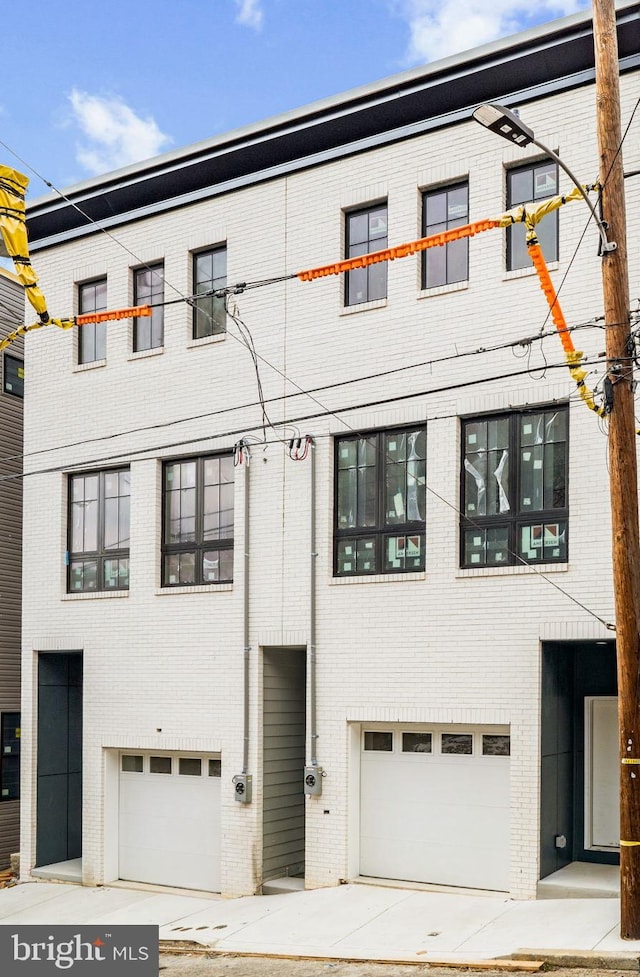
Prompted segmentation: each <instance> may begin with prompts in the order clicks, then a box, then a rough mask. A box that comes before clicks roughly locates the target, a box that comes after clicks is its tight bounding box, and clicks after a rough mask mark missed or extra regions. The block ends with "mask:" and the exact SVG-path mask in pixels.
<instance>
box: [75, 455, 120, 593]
mask: <svg viewBox="0 0 640 977" xmlns="http://www.w3.org/2000/svg"><path fill="white" fill-rule="evenodd" d="M129 495H130V472H129V469H128V468H120V469H114V470H113V471H101V472H90V473H89V474H84V473H83V474H82V475H70V476H69V582H68V589H69V592H70V593H78V592H82V591H94V590H127V589H128V587H129Z"/></svg>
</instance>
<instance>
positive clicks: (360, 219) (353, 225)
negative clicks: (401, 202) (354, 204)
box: [344, 203, 387, 305]
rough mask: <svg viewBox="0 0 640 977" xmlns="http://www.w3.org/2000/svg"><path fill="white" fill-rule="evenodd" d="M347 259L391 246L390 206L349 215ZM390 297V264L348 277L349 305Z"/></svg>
mask: <svg viewBox="0 0 640 977" xmlns="http://www.w3.org/2000/svg"><path fill="white" fill-rule="evenodd" d="M346 243H347V248H346V251H347V254H346V256H347V258H356V257H358V255H361V254H369V253H370V252H371V251H382V250H383V249H384V248H386V247H387V205H386V203H385V204H377V205H376V206H375V207H368V208H367V209H366V210H354V211H351V212H349V213H347V214H346ZM386 297H387V262H386V261H381V262H380V263H379V264H376V265H369V266H368V267H366V268H354V270H353V271H349V272H347V274H346V275H345V299H344V304H345V305H359V304H360V303H361V302H373V301H374V300H375V299H384V298H386Z"/></svg>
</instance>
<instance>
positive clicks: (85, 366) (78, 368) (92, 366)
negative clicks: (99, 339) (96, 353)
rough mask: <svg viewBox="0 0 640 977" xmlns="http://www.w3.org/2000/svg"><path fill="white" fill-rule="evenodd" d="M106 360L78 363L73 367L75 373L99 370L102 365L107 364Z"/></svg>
mask: <svg viewBox="0 0 640 977" xmlns="http://www.w3.org/2000/svg"><path fill="white" fill-rule="evenodd" d="M106 365H107V361H106V360H92V361H91V363H76V365H75V366H74V368H73V372H74V373H85V372H86V371H87V370H98V369H99V368H100V367H101V366H106Z"/></svg>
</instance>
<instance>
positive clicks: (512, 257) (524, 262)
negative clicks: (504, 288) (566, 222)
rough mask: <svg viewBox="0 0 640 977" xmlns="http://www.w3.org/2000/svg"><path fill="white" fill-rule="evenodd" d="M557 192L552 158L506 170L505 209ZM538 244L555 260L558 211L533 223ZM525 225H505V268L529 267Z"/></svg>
mask: <svg viewBox="0 0 640 977" xmlns="http://www.w3.org/2000/svg"><path fill="white" fill-rule="evenodd" d="M557 192H558V166H557V164H556V163H554V162H553V161H551V160H544V161H543V162H541V163H530V164H529V165H528V166H518V167H517V168H515V169H512V170H507V208H508V209H509V210H510V209H511V208H512V207H517V206H518V204H528V203H539V202H540V201H541V200H544V199H545V198H546V197H553V196H555V195H556V194H557ZM536 234H537V236H538V241H539V242H540V247H541V248H542V251H543V253H544V256H545V258H546V259H547V261H557V260H558V211H557V210H555V211H553V213H551V214H547V216H546V217H543V218H542V220H541V221H540V223H539V224H538V225H537V226H536ZM530 266H531V259H530V258H529V255H528V254H527V244H526V240H525V226H524V224H520V223H519V224H512V225H511V227H508V228H507V271H515V270H516V269H517V268H529V267H530Z"/></svg>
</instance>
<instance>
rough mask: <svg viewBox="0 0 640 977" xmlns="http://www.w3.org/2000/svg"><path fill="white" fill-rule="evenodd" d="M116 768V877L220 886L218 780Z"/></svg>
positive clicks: (205, 887)
mask: <svg viewBox="0 0 640 977" xmlns="http://www.w3.org/2000/svg"><path fill="white" fill-rule="evenodd" d="M172 760H173V764H172V768H171V769H172V773H170V774H158V773H150V772H149V757H148V756H147V755H145V757H144V768H143V772H133V771H121V774H120V816H119V876H120V878H122V879H128V880H131V881H137V882H150V883H153V884H156V885H171V886H177V887H183V888H197V889H203V890H207V891H211V892H219V891H220V806H221V805H220V801H221V781H220V778H218V777H209V776H207V775H206V773H207V770H208V766H207V762H208V758H207V757H203V758H201V760H202V764H201V771H202V774H201V775H200V776H195V775H194V776H190V775H186V774H179V773H178V769H179V767H178V758H177V757H173V758H172Z"/></svg>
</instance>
